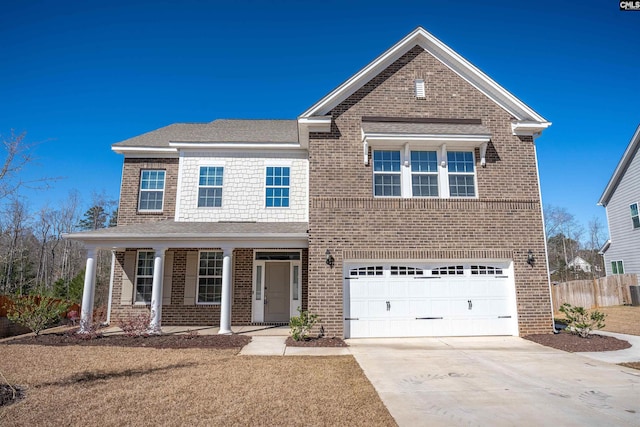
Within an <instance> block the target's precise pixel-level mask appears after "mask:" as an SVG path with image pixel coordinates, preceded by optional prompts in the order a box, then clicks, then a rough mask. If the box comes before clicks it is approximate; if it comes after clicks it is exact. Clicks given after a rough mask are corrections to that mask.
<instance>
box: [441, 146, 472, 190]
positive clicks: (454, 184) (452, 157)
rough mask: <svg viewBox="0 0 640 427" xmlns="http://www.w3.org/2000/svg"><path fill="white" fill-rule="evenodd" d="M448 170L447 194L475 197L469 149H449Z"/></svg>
mask: <svg viewBox="0 0 640 427" xmlns="http://www.w3.org/2000/svg"><path fill="white" fill-rule="evenodd" d="M447 165H448V166H447V167H448V169H449V170H448V172H449V196H451V197H475V195H476V190H475V188H476V187H475V172H474V161H473V153H472V152H471V151H450V152H448V153H447Z"/></svg>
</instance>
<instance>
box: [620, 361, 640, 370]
mask: <svg viewBox="0 0 640 427" xmlns="http://www.w3.org/2000/svg"><path fill="white" fill-rule="evenodd" d="M619 365H621V366H626V367H627V368H633V369H640V362H625V363H619Z"/></svg>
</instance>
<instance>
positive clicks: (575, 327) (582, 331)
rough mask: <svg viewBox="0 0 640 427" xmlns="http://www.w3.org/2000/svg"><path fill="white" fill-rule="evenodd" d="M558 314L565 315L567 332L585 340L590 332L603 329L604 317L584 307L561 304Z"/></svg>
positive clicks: (600, 313) (602, 314)
mask: <svg viewBox="0 0 640 427" xmlns="http://www.w3.org/2000/svg"><path fill="white" fill-rule="evenodd" d="M560 312H561V313H562V314H564V315H565V318H566V320H567V328H566V329H567V330H568V331H569V332H571V333H573V334H577V335H580V336H581V337H582V338H587V337H588V336H589V335H591V332H592V331H594V330H597V329H602V328H604V326H605V325H604V319H605V317H606V315H605V314H604V313H602V312H599V311H597V310H594V311H591V312H590V311H589V310H586V309H585V308H584V307H579V306H573V305H571V304H568V303H564V304H562V306H561V307H560Z"/></svg>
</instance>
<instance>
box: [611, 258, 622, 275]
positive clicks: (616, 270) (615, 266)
mask: <svg viewBox="0 0 640 427" xmlns="http://www.w3.org/2000/svg"><path fill="white" fill-rule="evenodd" d="M611 273H612V274H624V265H622V261H611Z"/></svg>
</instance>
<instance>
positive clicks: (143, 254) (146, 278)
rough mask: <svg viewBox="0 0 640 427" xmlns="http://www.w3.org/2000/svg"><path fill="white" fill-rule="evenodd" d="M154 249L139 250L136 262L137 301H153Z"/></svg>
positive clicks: (147, 302) (146, 302) (148, 302)
mask: <svg viewBox="0 0 640 427" xmlns="http://www.w3.org/2000/svg"><path fill="white" fill-rule="evenodd" d="M154 255H155V252H153V251H139V252H138V259H137V263H136V302H137V303H145V304H150V303H151V290H152V288H153V258H154Z"/></svg>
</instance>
